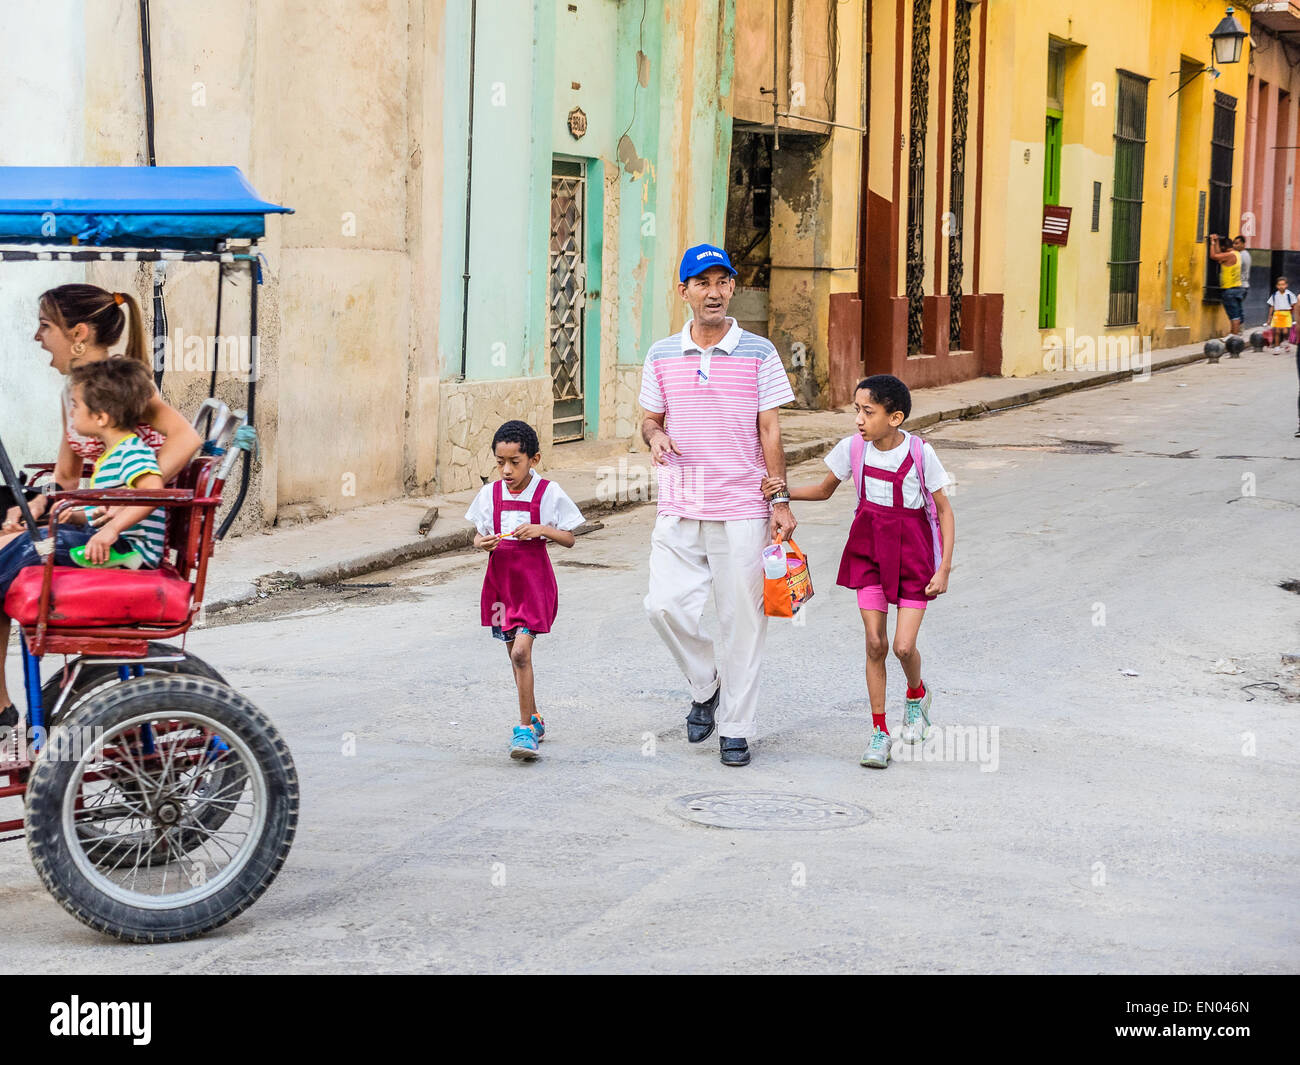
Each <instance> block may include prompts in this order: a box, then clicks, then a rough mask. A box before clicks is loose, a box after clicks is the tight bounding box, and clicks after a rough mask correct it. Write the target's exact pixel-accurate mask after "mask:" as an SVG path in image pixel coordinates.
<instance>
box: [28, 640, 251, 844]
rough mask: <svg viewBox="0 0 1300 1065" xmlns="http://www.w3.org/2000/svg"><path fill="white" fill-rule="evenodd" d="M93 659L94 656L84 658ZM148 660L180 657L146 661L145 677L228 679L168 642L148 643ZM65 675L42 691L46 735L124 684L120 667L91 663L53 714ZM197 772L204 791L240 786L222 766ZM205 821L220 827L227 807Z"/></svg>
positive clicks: (92, 831) (85, 827)
mask: <svg viewBox="0 0 1300 1065" xmlns="http://www.w3.org/2000/svg"><path fill="white" fill-rule="evenodd" d="M83 657H93V656H83ZM146 657H149V658H164V657H165V658H179V659H180V661H176V662H144V663H141V668H142V669H143V670H144V674H145V676H156V675H161V676H175V675H177V674H184V675H186V676H194V677H203V678H205V679H207V680H214V681H216V682H217V683H219V684H225V683H226V680H225V678H224V677H223V676H222V675H221V674H220V673H218V672H217V671H216V670H215V669H214V668H213V667H212V666H210V665H208V663H207V662H205V661H203V659H201V658H200V657H199V656H198V655H195V654H191V653H190V652H189V651H186V650H183V649H182V648H180V647H176V646H174V645H173V644H168V643H154V642H151V643H150V644H149V652H148V655H147V656H146ZM65 676H71V672H70V671H68V672H65V671H63V670H60V671H59V672H57V673H55V674H54V676H52V677H51V678H50V679H49V680H47V681H46V682H45V684H44V686H43V687H42V688H41V705H42V706H43V707H44V708H45V713H46V722H45V726H46V732H47V733H48V732H49V731H51V730H52V729H54V728H57V727H58V725H59V724H60V722H63V721H67V720H68V715H69V714H71V713H72V712H73V711H74V710H76V708H77V707H78V706H81V705H82V704H83V703H85V702H88V701H89V700H90V699H91V698H92V697H93V696H94V695H95V694H96V693H98V692H101V691H106V690H107V689H109V688H112V687H114V686H115V685H118V684H121V683H122V678H121V675H120V674H119V673H118V666H117V665H116V664H113V663H102V664H100V663H91V664H89V665H85V666H83V667H82V668H81V669H80V670H79V671H78V672H77V674H76V679H75V681H74V682H73V685H72V690H71V691H69V692H68V693H67V695H66V696H65V697H64V699H63V704H62V705H61V706H60V707H59V712H58V713H57V714H54V713H51V711H52V710H53V708H54V706H55V705H56V704H57V703H58V700H59V696H60V695H61V694H62V693H63V688H64V684H63V679H64V677H65ZM194 771H196V772H199V771H201V772H203V773H204V775H205V779H204V780H203V782H202V783H201V784H200V785H199V786H200V787H201V788H202V789H203V790H204V791H206V792H208V793H210V794H213V795H217V796H221V795H225V794H227V793H229V792H230V790H231V789H233V788H237V787H238V786H239V783H240V782H239V780H238V779H235V777H234V776H233V775H232V774H231V772H230V771H229V767H225V766H222V765H214V764H207V765H205V766H196V767H194ZM201 818H202V822H203V825H204V827H206V828H220V827H221V825H222V824H223V822H224V821H225V819H226V808H225V807H223V806H221V805H217V804H213V805H208V806H205V807H204V808H203V811H202V814H201ZM77 831H78V832H79V833H80V834H81V835H82V836H83V837H84V838H85V839H86V840H87V841H89V840H90V839H91V838H92V837H94V836H95V835H97V834H100V830H99V828H98V827H97V826H96V825H94V824H81V825H79V826H78V828H77ZM126 842H127V841H125V840H122V839H119V841H118V845H119V846H123V845H126ZM96 853H97V854H99V855H100V856H101V857H102V859H103V860H104V861H106V862H108V863H109V864H111V863H113V862H114V861H116V860H117V858H118V854H117V852H116V851H115V850H100V851H96ZM148 853H149V855H150V861H153V862H158V861H164V860H165V859H166V852H159V851H149V852H148Z"/></svg>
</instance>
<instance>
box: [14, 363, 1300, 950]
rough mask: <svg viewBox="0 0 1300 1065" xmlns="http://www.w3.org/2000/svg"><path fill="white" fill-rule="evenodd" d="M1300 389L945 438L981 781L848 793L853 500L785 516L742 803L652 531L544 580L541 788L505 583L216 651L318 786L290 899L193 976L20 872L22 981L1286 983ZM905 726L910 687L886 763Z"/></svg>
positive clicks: (854, 652) (854, 703) (904, 781)
mask: <svg viewBox="0 0 1300 1065" xmlns="http://www.w3.org/2000/svg"><path fill="white" fill-rule="evenodd" d="M1295 389H1296V370H1295V366H1294V363H1293V361H1292V360H1290V359H1286V358H1283V357H1280V356H1276V357H1275V356H1271V355H1253V354H1248V355H1247V356H1246V357H1245V358H1243V359H1241V360H1231V361H1226V360H1225V361H1224V362H1222V363H1220V364H1219V365H1217V366H1211V365H1207V364H1204V363H1201V364H1195V365H1192V366H1189V367H1186V368H1184V369H1180V370H1177V371H1174V372H1169V373H1163V374H1157V375H1155V376H1153V377H1151V378H1150V379H1149V380H1146V381H1141V380H1138V381H1133V382H1130V383H1125V384H1120V385H1113V386H1108V387H1104V388H1098V389H1094V390H1090V391H1086V392H1080V393H1074V394H1071V395H1068V396H1064V397H1061V398H1059V399H1055V400H1052V401H1048V402H1045V403H1041V404H1038V405H1034V406H1031V407H1026V408H1022V409H1019V410H1014V411H1010V412H1006V413H1002V414H998V415H993V416H988V417H985V418H981V419H978V420H974V421H968V422H960V423H954V424H949V425H945V426H942V427H938V428H936V429H934V430H931V431H930V432H928V433H927V434H926V436H927V438H928V439H930V440H932V442H933V443H934V445H935V447H936V448H937V450H938V453H939V456H940V458H941V460H942V461H943V462H944V463H945V465H946V466H947V468H948V469H949V470H950V471H951V472H952V473H953V474H954V476H955V477H956V487H955V489H954V490H953V492H952V499H953V505H954V509H955V512H956V521H957V548H956V564H955V567H954V571H953V577H952V582H951V586H950V591H949V593H948V594H947V595H946V596H944V597H942V598H941V599H940V600H938V601H937V602H936V603H935V604H934V605H933V606H932V608H931V609H930V611H929V612H928V614H927V617H926V620H925V623H924V625H923V626H922V628H921V634H920V641H919V644H920V650H921V653H922V655H923V662H924V665H923V672H924V675H925V677H926V678H927V681H928V682H929V683H930V684H931V685H932V688H933V691H934V693H935V702H934V708H933V717H934V719H935V721H936V723H937V724H938V725H940V726H943V728H944V729H946V730H948V731H947V735H949V736H952V737H955V738H956V740H958V741H960V742H954V741H953V740H952V739H949V740H947V741H946V745H945V744H938V745H934V744H932V745H931V746H930V748H929V751H930V753H929V755H926V754H924V753H922V754H920V755H919V756H918V757H916V758H914V759H912V760H908V761H903V760H901V759H900V760H896V761H895V763H894V764H892V765H891V766H890V768H889V769H888V770H886V771H884V772H880V771H871V770H867V769H863V768H861V767H860V766H859V765H858V758H859V756H860V755H861V753H862V749H863V748H864V746H865V743H866V740H867V738H868V730H869V715H868V713H867V709H866V692H865V685H864V681H863V663H864V649H863V635H862V625H861V622H860V619H859V617H858V614H857V610H856V608H855V604H854V601H853V597H852V594H851V593H850V592H848V591H846V590H844V589H840V588H837V587H836V586H835V584H834V579H835V573H836V569H837V566H838V561H839V555H840V550H841V548H842V545H843V540H844V535H845V532H846V530H847V526H848V523H849V519H850V516H851V510H852V490H851V488H845V489H841V491H840V492H839V493H838V494H837V495H836V497H835V498H833V499H831V500H829V501H827V502H824V503H805V504H801V505H797V507H796V511H795V513H796V516H797V518H798V519H799V522H800V529H799V532H798V533H797V534H796V535H797V539H798V540H799V543H800V544H801V546H802V547H803V548H804V549H805V551H806V552H807V553H808V555H809V558H810V560H811V566H812V574H813V578H814V584H815V587H816V597H815V599H814V601H813V602H812V603H811V604H810V606H809V608H808V613H807V616H806V620H805V621H804V623H803V624H792V623H790V622H773V623H772V625H771V628H770V631H769V637H768V644H767V654H766V658H765V663H764V668H763V678H762V683H763V692H764V698H763V706H762V709H761V711H760V718H759V725H760V736H759V738H758V739H757V740H756V741H754V742H753V744H752V747H753V749H754V761H753V763H752V765H750V766H749V767H747V768H745V769H731V768H725V767H723V766H721V765H720V764H719V761H718V755H717V744H716V739H710V740H709V741H707V742H706V743H704V744H702V745H700V746H698V747H693V746H688V744H687V743H686V739H685V728H684V723H683V718H684V715H685V712H686V709H687V703H688V696H687V694H686V690H685V687H684V685H683V683H682V681H681V678H680V676H679V675H678V674H677V673H676V672H675V668H674V666H673V664H672V662H671V661H670V659H669V657H668V655H667V653H666V652H665V651H664V649H663V648H662V646H661V645H660V644H659V642H658V640H657V638H656V637H655V635H654V633H653V632H652V630H651V629H650V626H649V624H648V622H647V621H646V619H645V616H644V612H643V609H642V605H641V601H642V597H643V595H644V593H645V584H646V559H647V554H648V539H649V533H650V528H651V525H652V522H653V518H654V514H653V509H652V508H650V507H641V508H637V509H634V510H630V511H623V512H620V513H618V514H616V515H614V516H611V517H606V518H604V519H602V520H603V521H604V527H603V528H600V529H598V530H596V531H594V532H592V533H591V534H589V535H586V536H583V537H580V538H579V540H578V542H577V546H576V547H574V548H573V549H572V550H571V551H564V550H562V549H558V548H553V549H552V557H553V559H554V560H555V562H556V563H557V573H558V577H559V582H560V618H559V621H558V623H557V625H556V629H555V632H554V633H553V634H551V635H549V636H547V637H545V638H543V639H541V640H539V641H538V644H537V648H536V653H535V661H536V669H537V677H538V697H539V703H540V705H541V707H542V709H543V712H544V714H545V716H546V719H547V723H548V734H547V738H546V741H545V742H544V744H543V745H542V758H541V760H540V761H538V762H537V763H535V764H520V763H516V762H512V761H511V760H510V759H509V758H508V757H507V754H506V747H507V744H508V741H509V737H510V727H511V725H512V723H513V721H514V719H515V714H516V711H515V697H514V690H513V686H512V683H511V676H510V667H509V663H508V660H507V657H506V653H505V650H504V648H503V646H502V645H501V644H499V643H497V642H495V641H493V640H492V639H491V638H490V637H489V636H488V635H487V634H486V630H483V629H481V628H480V627H479V624H478V609H479V607H478V597H479V588H480V582H481V577H482V571H483V565H484V556H483V555H482V554H481V553H477V554H476V553H463V554H460V555H456V556H450V557H444V558H439V559H432V560H427V561H424V562H420V563H416V564H412V565H409V566H406V567H403V568H400V569H395V570H391V571H387V572H384V573H378V574H373V575H371V576H368V577H366V578H361V579H358V580H357V581H353V582H349V583H348V584H347V585H345V586H341V587H334V588H318V589H307V590H302V591H297V592H291V593H287V594H285V595H283V596H280V597H277V598H274V599H269V600H264V601H262V602H261V603H259V604H258V605H257V606H255V607H250V608H247V609H243V610H237V611H234V612H232V613H230V614H227V615H222V616H220V617H216V618H210V619H209V623H208V625H207V627H205V628H204V629H202V630H200V631H196V632H195V633H194V634H193V635H192V636H191V639H190V643H189V646H190V647H191V649H192V650H195V651H196V652H197V653H198V654H200V655H202V656H204V657H205V658H206V659H207V660H208V661H210V662H211V663H213V664H214V665H215V666H217V667H218V668H219V669H221V670H222V671H223V672H224V673H225V674H226V676H227V679H228V680H230V682H231V683H233V684H235V685H236V686H237V687H239V688H240V689H241V690H242V691H243V692H245V694H247V695H248V696H249V697H250V698H251V699H252V700H253V701H254V702H255V703H257V704H258V705H259V706H260V707H262V708H263V709H264V710H266V711H267V712H269V713H270V715H271V716H272V718H273V719H274V720H275V721H276V723H277V724H278V726H279V727H280V728H281V729H282V731H283V733H284V735H285V737H286V738H287V740H288V742H289V744H290V746H291V748H292V750H293V753H294V757H295V759H296V762H297V766H298V770H299V773H300V775H301V778H302V791H303V800H302V814H301V824H300V829H299V835H298V838H297V841H296V843H295V846H294V850H293V852H292V854H291V855H290V858H289V861H288V863H287V865H286V866H285V868H284V870H283V872H282V873H281V875H280V877H279V880H278V881H277V882H276V883H275V884H274V885H273V887H272V888H271V889H270V891H269V892H268V893H267V894H266V896H265V897H263V898H262V899H261V901H259V902H258V903H257V904H256V905H255V906H254V907H253V908H252V909H250V910H249V911H248V912H247V913H245V914H244V915H242V916H241V917H240V918H238V919H237V920H236V921H235V922H233V923H232V924H230V925H227V926H226V927H224V928H223V929H221V930H219V931H218V932H216V933H214V934H211V935H209V936H208V937H206V938H205V939H203V940H200V941H196V942H190V943H184V944H177V945H171V946H158V947H131V946H124V945H119V944H115V943H112V942H110V941H107V940H104V939H102V938H101V937H99V936H98V935H96V934H95V933H92V932H90V931H89V930H87V929H85V928H83V927H82V926H81V925H79V924H77V923H76V922H75V921H74V920H73V919H72V918H71V917H69V916H67V915H66V914H65V913H64V912H63V911H62V910H61V909H60V908H59V907H58V906H57V905H56V904H55V903H54V902H53V901H52V900H51V898H50V897H49V896H48V895H47V894H46V892H45V890H44V889H43V887H42V886H41V884H40V882H39V881H38V879H37V877H36V874H35V873H34V872H33V870H32V867H31V865H30V862H29V860H28V857H27V853H26V849H25V848H24V846H23V845H22V844H21V843H10V844H7V845H5V846H4V847H3V848H0V908H2V912H3V913H4V943H5V957H6V961H7V965H8V967H9V968H10V969H12V970H15V971H20V972H21V971H30V972H48V973H72V972H77V973H80V972H169V973H171V972H175V973H227V972H245V971H250V972H394V971H435V972H467V971H474V972H523V971H526V972H544V971H560V972H590V971H600V972H624V971H638V972H677V971H691V972H694V971H725V972H741V971H744V972H841V971H854V972H1042V971H1046V972H1105V973H1134V972H1157V973H1177V972H1241V971H1252V972H1253V971H1263V972H1294V971H1295V970H1296V969H1297V968H1300V921H1298V920H1297V916H1298V913H1297V911H1298V910H1300V890H1298V889H1297V886H1296V885H1297V883H1298V882H1300V881H1298V878H1297V873H1298V872H1300V870H1298V868H1297V849H1298V848H1297V840H1298V838H1300V837H1298V835H1297V801H1296V788H1295V781H1296V770H1297V760H1298V758H1297V754H1298V750H1297V746H1298V745H1297V741H1298V740H1300V702H1296V701H1293V700H1291V699H1289V698H1287V696H1286V692H1285V690H1283V689H1285V686H1286V683H1287V680H1288V678H1287V677H1286V676H1285V675H1284V673H1283V670H1282V666H1281V655H1282V654H1283V653H1287V652H1290V653H1296V652H1300V626H1298V625H1297V615H1298V609H1297V608H1300V598H1298V597H1297V595H1296V594H1295V592H1294V591H1290V590H1287V589H1286V588H1284V587H1283V585H1284V584H1285V583H1286V582H1288V581H1292V582H1294V581H1300V552H1298V551H1297V535H1298V534H1300V506H1298V503H1300V440H1297V439H1293V437H1292V433H1293V432H1294V430H1295ZM543 463H545V456H544V457H543ZM822 469H823V468H822V467H820V464H819V463H816V462H814V463H808V464H806V465H804V466H802V467H800V468H798V469H797V470H794V471H791V474H790V479H791V481H792V482H794V483H801V482H811V481H814V480H817V479H819V478H820V477H821V476H822ZM214 565H217V566H219V565H220V559H219V557H218V559H217V561H216V562H215V563H214ZM1296 587H1300V584H1297V585H1296ZM891 628H892V619H891ZM10 670H11V672H10V676H11V677H13V678H15V679H16V678H17V676H18V673H17V670H16V668H15V663H14V661H13V659H12V658H11V660H10ZM1229 670H1233V671H1235V672H1226V671H1229ZM1253 684H1254V685H1261V686H1257V687H1249V685H1253ZM1268 685H1279V686H1280V688H1279V690H1273V688H1270V687H1268ZM902 694H903V685H902V679H901V672H900V671H899V669H898V668H897V664H896V663H895V662H892V661H891V666H890V681H889V707H890V709H889V718H890V723H891V727H894V726H896V724H897V723H898V721H899V720H900V719H901V708H902ZM895 731H897V729H896V728H895ZM753 793H768V794H769V795H770V796H771V798H767V799H764V798H763V797H762V796H756V795H754V794H753ZM687 796H696V798H693V799H689V800H688V801H686V802H685V803H682V804H678V807H677V809H680V811H681V812H684V813H686V814H688V815H690V816H696V817H703V818H706V819H708V818H713V819H715V820H716V819H721V818H723V817H725V816H731V817H736V818H739V819H741V821H747V822H750V823H753V824H762V823H763V822H764V820H765V819H767V818H772V817H777V818H784V819H787V820H786V821H783V822H782V823H790V821H791V820H792V821H793V823H797V824H800V825H802V826H803V827H801V828H783V827H775V828H774V827H770V826H769V827H744V828H724V827H710V826H707V825H704V824H699V823H694V822H692V821H688V820H686V819H684V818H683V817H682V816H679V813H678V812H675V807H674V804H675V803H677V801H678V800H681V799H683V797H687ZM692 806H695V807H698V809H695V810H692V809H691V807H692Z"/></svg>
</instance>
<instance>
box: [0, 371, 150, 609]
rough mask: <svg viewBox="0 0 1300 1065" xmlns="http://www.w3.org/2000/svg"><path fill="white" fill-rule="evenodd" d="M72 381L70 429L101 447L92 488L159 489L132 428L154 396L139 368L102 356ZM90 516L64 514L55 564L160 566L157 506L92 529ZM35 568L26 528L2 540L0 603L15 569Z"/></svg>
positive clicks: (124, 510) (125, 510)
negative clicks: (102, 448) (93, 440)
mask: <svg viewBox="0 0 1300 1065" xmlns="http://www.w3.org/2000/svg"><path fill="white" fill-rule="evenodd" d="M70 376H71V379H72V380H71V393H70V394H71V401H70V407H69V420H70V421H71V423H72V424H71V428H72V429H74V430H75V431H76V432H78V433H81V434H82V435H83V436H86V437H92V438H94V439H96V440H99V441H100V442H102V443H103V445H104V453H103V455H101V456H100V457H99V460H98V461H97V462H96V463H95V468H94V472H93V474H92V475H91V479H90V487H92V488H137V489H142V490H146V491H148V490H156V489H159V488H162V487H163V479H162V473H161V471H160V470H159V469H158V460H157V459H156V458H155V457H154V453H153V451H152V450H150V448H149V447H148V446H147V445H146V444H144V442H143V441H141V439H140V438H139V437H138V436H136V434H135V429H134V426H136V425H138V424H139V423H140V421H141V420H142V419H143V418H144V417H145V412H146V410H147V408H148V406H149V402H150V400H151V399H152V398H153V394H154V389H153V382H152V381H151V380H150V378H149V371H148V369H147V368H146V367H145V366H144V364H143V363H140V362H137V361H136V360H134V359H104V360H102V361H100V362H92V363H85V364H83V365H81V366H78V367H76V368H74V369H73V371H72V373H71V375H70ZM128 426H130V427H132V428H127V427H128ZM94 516H95V508H92V507H82V508H80V509H79V510H69V511H67V512H66V516H65V517H64V519H63V523H61V524H60V525H59V528H58V530H57V532H56V537H55V562H56V564H58V565H65V566H66V565H74V566H86V567H94V568H97V569H140V568H142V567H143V568H148V569H153V568H155V567H156V566H158V565H159V564H160V563H161V562H162V556H163V537H164V533H165V531H166V519H165V517H164V514H163V511H162V509H161V508H155V507H149V506H142V507H129V506H123V507H114V508H113V509H112V510H111V511H110V512H109V514H108V516H107V519H106V520H105V521H103V522H102V524H100V525H99V527H98V528H96V527H95V526H94V525H93V524H92V521H93V520H94ZM14 541H21V542H18V543H15V542H14ZM39 564H40V557H39V556H38V555H37V553H36V549H35V548H34V547H33V546H32V543H31V540H30V538H29V537H28V534H27V532H26V531H25V530H24V531H23V532H20V533H14V534H12V535H11V536H8V537H5V538H2V539H0V601H3V595H4V592H5V591H7V590H8V586H9V584H10V583H11V582H12V581H13V578H14V577H15V576H17V574H18V571H19V570H20V569H23V568H25V567H27V566H35V565H39Z"/></svg>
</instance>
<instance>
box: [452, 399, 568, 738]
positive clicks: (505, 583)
mask: <svg viewBox="0 0 1300 1065" xmlns="http://www.w3.org/2000/svg"><path fill="white" fill-rule="evenodd" d="M492 452H493V454H494V455H495V456H496V460H497V469H498V471H500V474H501V479H500V480H498V481H493V482H492V483H491V484H485V485H484V486H483V488H482V489H481V490H480V491H479V494H478V495H477V496H476V497H475V499H474V503H473V504H472V505H471V506H470V508H469V510H468V511H466V513H465V518H466V520H468V521H471V522H473V523H474V528H475V536H474V546H475V547H479V548H482V549H483V550H484V551H487V552H488V567H487V574H486V575H485V576H484V578H483V596H482V600H481V616H482V621H483V624H484V625H485V626H488V627H490V628H491V629H492V635H493V636H494V637H495V638H496V639H498V640H504V641H505V645H506V650H507V651H508V652H509V653H510V664H511V666H512V667H513V668H514V674H515V687H516V688H517V689H518V692H519V722H520V723H519V724H518V725H516V726H515V729H514V734H513V736H512V738H511V741H510V757H511V758H516V759H520V760H522V761H526V762H531V761H534V760H536V758H537V753H538V752H537V744H538V742H539V741H540V740H541V739H542V737H543V736H544V735H545V734H546V722H545V721H543V720H542V716H541V715H540V714H539V713H538V712H537V702H536V700H535V698H534V695H533V640H534V639H535V638H536V637H537V636H540V635H541V634H542V633H546V632H550V631H551V625H552V624H553V623H554V621H555V615H556V611H557V609H558V607H559V590H558V588H557V586H556V583H555V570H554V569H552V568H551V560H550V558H549V557H548V555H547V553H546V545H547V541H548V540H553V541H555V542H556V543H557V544H562V545H563V546H565V547H572V546H573V544H574V536H573V532H572V530H573V529H576V528H577V527H578V526H579V525H581V524H582V523H583V517H582V513H581V512H580V511H579V510H578V508H577V506H575V505H574V502H573V500H571V499H570V498H569V497H568V496H567V495H565V494H564V490H563V489H562V488H561V487H560V486H559V485H558V484H556V483H555V482H554V481H547V480H544V479H543V478H542V477H541V476H539V475H538V473H537V471H536V469H534V467H535V466H536V465H537V463H538V462H539V461H540V459H541V457H542V449H541V445H540V444H539V442H538V440H537V433H536V431H535V430H534V429H533V427H532V426H530V425H529V424H528V423H527V422H521V421H509V422H506V423H505V424H504V425H503V426H501V428H500V429H498V430H497V431H496V435H495V436H494V437H493V438H492Z"/></svg>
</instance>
